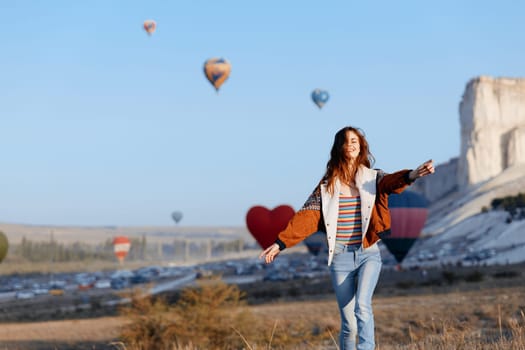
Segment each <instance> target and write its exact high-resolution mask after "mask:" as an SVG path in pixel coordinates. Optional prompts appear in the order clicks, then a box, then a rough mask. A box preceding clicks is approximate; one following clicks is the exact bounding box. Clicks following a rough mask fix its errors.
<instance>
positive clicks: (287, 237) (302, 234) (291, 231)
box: [275, 186, 321, 250]
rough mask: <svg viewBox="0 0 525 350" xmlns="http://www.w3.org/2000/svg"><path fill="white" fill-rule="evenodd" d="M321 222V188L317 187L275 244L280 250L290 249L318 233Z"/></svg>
mask: <svg viewBox="0 0 525 350" xmlns="http://www.w3.org/2000/svg"><path fill="white" fill-rule="evenodd" d="M320 220H321V188H320V186H317V187H316V188H315V190H314V191H313V192H312V194H311V195H310V197H308V199H307V200H306V202H305V203H304V205H303V206H302V208H301V209H300V210H299V211H298V212H297V213H295V215H294V216H293V217H292V219H291V220H290V222H289V223H288V225H287V226H286V228H285V229H284V230H283V231H281V232H280V233H279V235H278V238H277V240H276V241H275V243H277V244H278V245H279V249H280V250H284V249H285V248H289V247H292V246H294V245H296V244H297V243H299V242H301V241H302V240H304V239H305V238H306V237H308V236H310V235H311V234H313V233H314V232H316V231H318V227H319V224H320Z"/></svg>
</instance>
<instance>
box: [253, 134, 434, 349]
mask: <svg viewBox="0 0 525 350" xmlns="http://www.w3.org/2000/svg"><path fill="white" fill-rule="evenodd" d="M373 159H374V158H373V156H372V154H371V153H370V151H369V148H368V142H367V141H366V139H365V137H364V135H363V133H362V131H361V130H360V129H357V128H354V127H351V126H347V127H345V128H343V129H341V130H339V131H338V132H337V134H336V135H335V139H334V144H333V146H332V150H331V152H330V160H329V161H328V164H327V165H326V173H325V175H324V176H323V179H322V180H321V182H320V183H319V185H318V186H317V187H316V188H315V190H314V191H313V193H312V194H311V195H310V197H309V198H308V200H307V201H306V203H305V204H304V205H303V207H302V208H301V209H300V210H299V211H298V212H297V213H296V214H295V215H294V217H293V218H292V220H291V221H290V222H289V223H288V226H287V227H286V229H284V231H282V232H281V233H279V236H278V238H277V240H276V241H275V243H274V244H273V245H271V246H270V247H268V248H267V249H265V250H264V251H263V252H262V253H261V255H260V258H264V259H265V261H266V263H271V262H272V261H273V260H274V259H275V257H276V256H277V255H278V254H279V252H281V251H282V250H283V249H285V248H287V247H292V246H293V245H295V244H297V243H299V242H300V241H302V240H303V239H305V238H306V237H308V236H309V235H311V234H312V233H314V232H316V231H318V230H322V231H325V232H326V238H327V240H328V266H329V267H330V273H331V277H332V283H333V287H334V290H335V295H336V298H337V304H338V306H339V310H340V314H341V333H340V337H339V341H340V349H341V350H353V349H355V348H356V336H357V337H358V339H359V342H358V345H357V349H359V350H365V349H374V347H375V340H374V315H373V313H372V294H373V292H374V289H375V287H376V284H377V281H378V278H379V273H380V271H381V265H382V262H381V255H380V252H379V247H378V246H377V242H378V241H379V240H380V239H381V237H385V236H387V235H388V234H390V213H389V211H388V196H389V195H390V194H391V193H401V192H402V191H403V190H404V189H405V188H406V187H407V186H408V185H410V184H412V183H413V182H414V181H415V180H416V179H418V178H420V177H423V176H426V175H429V174H432V173H433V172H434V166H433V164H432V160H429V161H427V162H425V163H423V164H422V165H420V166H419V167H417V168H416V169H415V170H401V171H398V172H395V173H393V174H387V175H386V174H384V173H382V172H380V171H377V170H374V169H371V168H370V167H371V163H372V162H373Z"/></svg>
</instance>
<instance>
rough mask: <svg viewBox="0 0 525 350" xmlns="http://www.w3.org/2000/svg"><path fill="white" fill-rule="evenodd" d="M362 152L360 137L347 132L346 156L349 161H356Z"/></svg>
mask: <svg viewBox="0 0 525 350" xmlns="http://www.w3.org/2000/svg"><path fill="white" fill-rule="evenodd" d="M360 151H361V145H360V144H359V137H358V136H357V134H356V133H355V132H353V131H347V132H346V142H345V146H344V152H345V156H346V157H347V158H348V159H351V160H356V159H357V156H358V155H359V152H360Z"/></svg>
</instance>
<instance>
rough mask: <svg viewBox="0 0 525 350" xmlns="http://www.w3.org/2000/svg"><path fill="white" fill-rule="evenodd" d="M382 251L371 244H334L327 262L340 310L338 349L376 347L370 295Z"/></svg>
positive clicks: (372, 292) (374, 286)
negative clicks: (353, 245)
mask: <svg viewBox="0 0 525 350" xmlns="http://www.w3.org/2000/svg"><path fill="white" fill-rule="evenodd" d="M381 265H382V262H381V253H380V252H379V247H378V246H377V244H374V245H373V246H372V247H369V248H367V249H364V248H363V247H362V246H357V247H347V246H344V245H341V244H336V247H335V252H334V260H333V261H332V264H331V265H330V273H331V275H332V284H333V286H334V290H335V296H336V298H337V304H338V306H339V311H340V313H341V333H340V336H339V343H340V350H354V349H356V336H358V338H359V343H358V345H357V349H358V350H371V349H374V348H375V340H374V314H373V312H372V295H373V294H374V289H375V288H376V285H377V281H378V279H379V274H380V272H381Z"/></svg>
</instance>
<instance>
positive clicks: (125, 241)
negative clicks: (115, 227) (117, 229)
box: [113, 236, 131, 264]
mask: <svg viewBox="0 0 525 350" xmlns="http://www.w3.org/2000/svg"><path fill="white" fill-rule="evenodd" d="M129 248H131V242H130V240H129V238H128V237H126V236H117V237H115V238H114V239H113V252H114V253H115V256H116V257H117V259H118V261H119V262H120V263H121V264H122V262H123V261H124V258H125V257H126V256H127V255H128V252H129Z"/></svg>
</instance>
